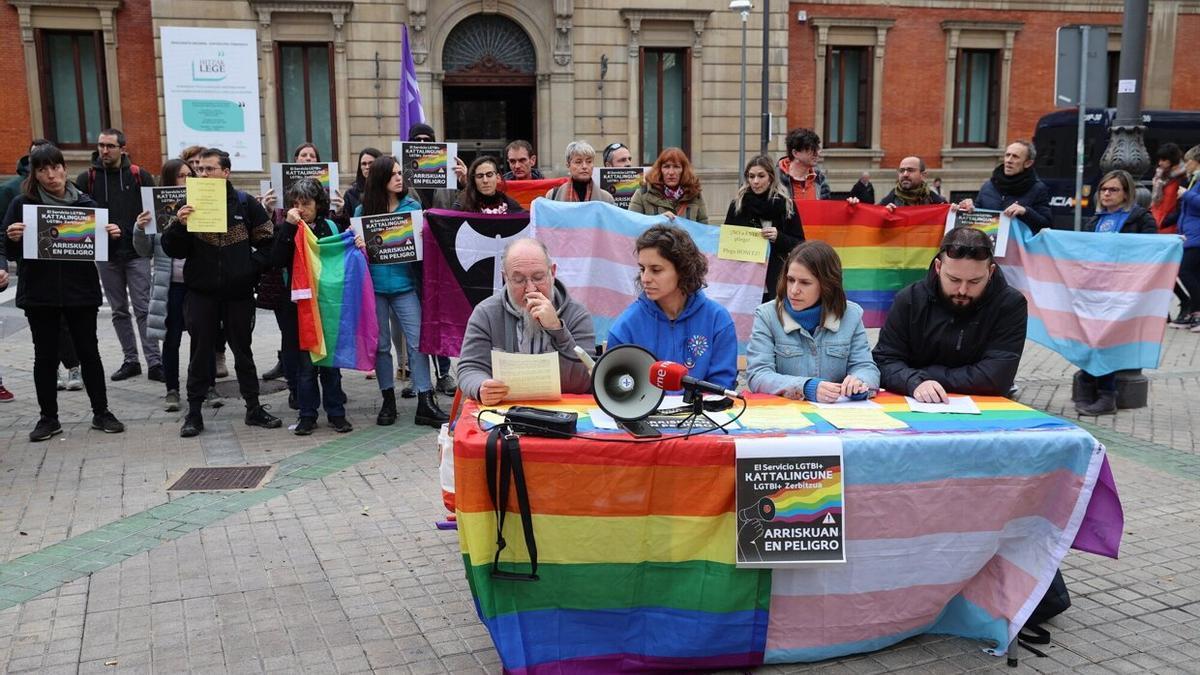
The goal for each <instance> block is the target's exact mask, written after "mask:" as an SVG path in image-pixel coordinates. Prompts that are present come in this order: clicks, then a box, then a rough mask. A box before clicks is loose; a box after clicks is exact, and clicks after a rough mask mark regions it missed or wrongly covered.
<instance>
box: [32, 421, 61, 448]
mask: <svg viewBox="0 0 1200 675" xmlns="http://www.w3.org/2000/svg"><path fill="white" fill-rule="evenodd" d="M61 433H62V425H61V424H59V423H58V420H57V419H47V418H45V417H43V418H41V419H39V420H38V423H37V426H35V427H34V428H33V431H31V432H29V440H31V441H33V442H34V443H38V442H40V441H44V440H46V439H48V438H50V437H51V436H53V435H55V434H61Z"/></svg>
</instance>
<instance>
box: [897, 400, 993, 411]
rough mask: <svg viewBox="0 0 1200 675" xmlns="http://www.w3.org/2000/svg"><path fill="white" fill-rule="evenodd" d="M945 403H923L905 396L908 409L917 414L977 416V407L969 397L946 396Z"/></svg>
mask: <svg viewBox="0 0 1200 675" xmlns="http://www.w3.org/2000/svg"><path fill="white" fill-rule="evenodd" d="M946 398H947V399H948V400H947V402H946V403H923V402H921V401H918V400H917V399H915V398H913V397H911V396H905V397H904V400H905V401H907V402H908V409H909V410H911V411H913V412H919V413H959V414H963V415H978V414H980V413H979V406H977V405H975V401H974V400H973V399H972V398H971V397H970V396H947V397H946Z"/></svg>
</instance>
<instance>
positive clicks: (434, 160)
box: [417, 147, 446, 171]
mask: <svg viewBox="0 0 1200 675" xmlns="http://www.w3.org/2000/svg"><path fill="white" fill-rule="evenodd" d="M445 166H446V149H445V148H444V147H443V148H442V149H440V150H438V151H437V152H431V153H429V154H427V155H421V158H420V159H418V160H417V170H418V171H437V170H438V169H441V168H444V167H445Z"/></svg>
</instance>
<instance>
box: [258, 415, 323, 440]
mask: <svg viewBox="0 0 1200 675" xmlns="http://www.w3.org/2000/svg"><path fill="white" fill-rule="evenodd" d="M247 424H249V422H247ZM316 428H317V418H315V417H301V418H300V420H299V421H298V422H296V428H295V429H292V433H293V434H296V435H297V436H310V435H312V432H313V430H314V429H316Z"/></svg>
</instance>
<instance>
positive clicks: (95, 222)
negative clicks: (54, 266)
mask: <svg viewBox="0 0 1200 675" xmlns="http://www.w3.org/2000/svg"><path fill="white" fill-rule="evenodd" d="M21 220H22V221H23V222H24V223H25V233H24V234H23V235H22V236H21V255H22V256H24V257H25V259H26V260H59V261H64V262H66V261H76V262H103V261H105V260H108V229H107V226H108V209H93V208H88V207H83V206H39V205H37V204H26V205H25V207H24V208H23V209H22V211H21Z"/></svg>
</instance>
